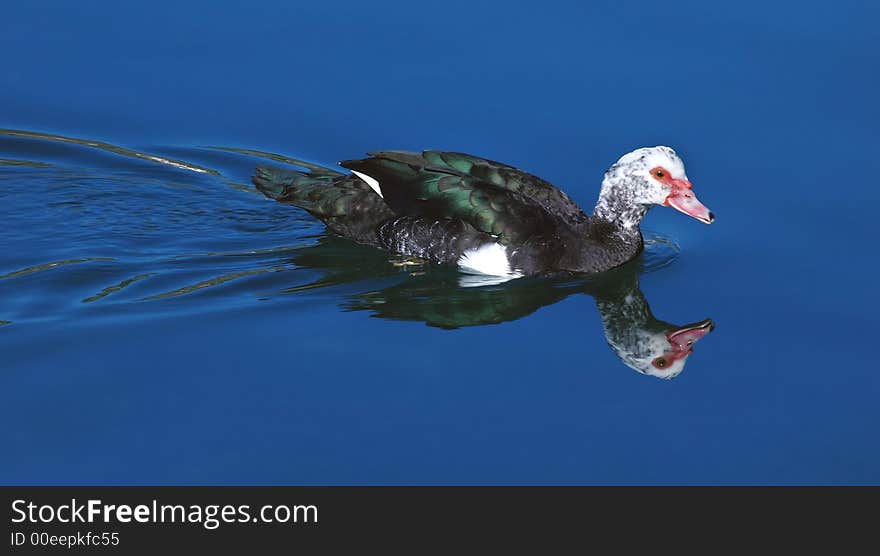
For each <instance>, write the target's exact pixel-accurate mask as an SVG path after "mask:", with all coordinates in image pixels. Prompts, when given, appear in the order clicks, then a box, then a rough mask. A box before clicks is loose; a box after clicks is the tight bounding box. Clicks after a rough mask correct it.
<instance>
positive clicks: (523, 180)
mask: <svg viewBox="0 0 880 556" xmlns="http://www.w3.org/2000/svg"><path fill="white" fill-rule="evenodd" d="M368 154H370V155H371V156H373V157H376V158H382V159H386V160H393V161H396V162H400V163H403V164H407V165H409V166H411V167H413V168H421V169H424V170H426V171H437V172H444V173H451V174H455V175H459V176H467V177H472V178H476V179H478V180H480V181H483V182H486V183H489V184H492V185H494V186H496V187H499V188H501V189H506V190H508V191H512V192H514V193H518V194H519V195H522V196H523V197H525V198H526V199H528V200H529V201H530V202H532V203H533V204H536V205H538V206H539V207H541V208H543V209H544V210H545V211H547V212H548V213H549V214H551V215H553V216H555V217H557V218H559V219H560V220H562V221H563V222H565V223H566V224H568V225H569V226H575V225H577V224H581V223H583V222H585V221H586V220H587V216H586V214H584V212H583V210H581V208H580V207H579V206H578V205H577V203H575V202H574V201H572V200H571V199H570V198H569V197H568V195H566V194H565V193H564V192H563V191H561V190H560V189H559V188H557V187H556V186H554V185H553V184H551V183H550V182H548V181H546V180H542V179H541V178H539V177H537V176H534V175H532V174H529V173H528V172H524V171H522V170H519V169H517V168H514V167H513V166H509V165H507V164H504V163H502V162H496V161H494V160H488V159H485V158H480V157H476V156H472V155H469V154H465V153H458V152H449V151H424V152H423V153H421V154H419V153H412V152H406V151H380V152H372V153H368Z"/></svg>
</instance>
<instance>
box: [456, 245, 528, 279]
mask: <svg viewBox="0 0 880 556" xmlns="http://www.w3.org/2000/svg"><path fill="white" fill-rule="evenodd" d="M458 266H459V268H460V269H461V270H462V271H463V272H469V273H472V274H486V275H489V276H503V277H506V278H519V277H520V276H522V274H520V273H519V272H515V271H514V270H513V269H511V268H510V260H509V259H508V258H507V249H506V248H505V247H504V246H503V245H501V244H500V243H487V244H486V245H482V246H480V247H478V248H476V249H470V250H468V251H465V252H464V253H462V254H461V257H459V258H458Z"/></svg>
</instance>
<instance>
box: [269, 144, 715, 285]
mask: <svg viewBox="0 0 880 556" xmlns="http://www.w3.org/2000/svg"><path fill="white" fill-rule="evenodd" d="M368 154H369V155H370V157H369V158H364V159H360V160H347V161H343V162H340V165H341V166H342V167H343V168H347V169H349V170H351V171H352V174H342V173H339V172H336V171H335V170H331V169H329V168H322V167H315V166H311V171H310V172H301V171H297V170H283V169H279V168H273V167H268V166H258V167H257V169H256V173H255V175H254V177H253V182H254V184H255V185H256V186H257V189H259V190H260V191H261V192H263V194H265V195H266V196H267V197H269V198H271V199H275V200H277V201H280V202H282V203H288V204H292V205H295V206H298V207H301V208H303V209H305V210H306V211H308V212H309V213H311V214H312V215H314V216H315V217H317V218H319V219H320V220H322V221H323V222H324V223H325V224H326V225H327V227H328V228H329V229H330V230H331V231H332V232H334V233H337V234H339V235H342V236H345V237H348V238H350V239H353V240H355V241H357V242H359V243H362V244H366V245H371V246H374V247H379V248H382V249H386V250H389V251H392V252H394V253H397V254H400V255H403V256H407V257H413V258H418V259H421V260H425V261H429V262H433V263H445V264H457V265H458V267H459V268H460V269H461V270H462V271H465V272H469V273H477V274H486V275H491V276H499V277H503V278H506V279H510V278H517V277H520V276H526V275H532V274H540V273H547V272H558V271H567V272H576V273H598V272H603V271H606V270H609V269H611V268H614V267H617V266H620V265H621V264H623V263H625V262H627V261H629V260H631V259H633V258H634V257H635V256H636V255H638V254H639V253H640V252H641V250H642V247H643V241H642V235H641V231H640V230H639V224H640V223H641V221H642V218H643V217H644V216H645V214H646V213H647V211H648V209H650V208H651V207H653V206H670V207H672V208H675V209H677V210H679V211H681V212H683V213H685V214H687V215H689V216H692V217H694V218H696V219H698V220H700V221H702V222H705V223H706V224H710V223H712V221H713V220H714V219H715V217H714V215H713V214H712V212H711V211H709V209H707V208H706V207H705V206H703V204H702V203H700V201H698V200H697V198H696V197H695V196H694V194H693V192H692V191H691V183H690V182H689V181H688V179H687V176H686V175H685V171H684V164H683V163H682V161H681V159H680V158H679V157H678V155H676V153H675V151H673V150H672V149H671V148H669V147H664V146H658V147H646V148H641V149H637V150H635V151H633V152H631V153H628V154H626V155H624V156H622V157H621V158H620V160H618V161H617V163H615V164H614V165H613V166H611V168H609V169H608V171H607V172H605V179H604V180H603V181H602V189H601V191H600V193H599V200H598V202H597V203H596V208H595V210H594V212H593V215H592V216H587V215H586V214H585V213H584V211H583V210H581V209H580V207H578V206H577V204H575V203H574V201H572V200H571V199H570V198H569V197H568V195H566V194H565V193H564V192H562V191H561V190H559V189H558V188H556V187H555V186H553V185H552V184H550V183H549V182H547V181H544V180H542V179H541V178H538V177H536V176H533V175H531V174H529V173H527V172H524V171H522V170H518V169H516V168H514V167H512V166H508V165H506V164H503V163H500V162H495V161H492V160H487V159H484V158H479V157H476V156H472V155H468V154H463V153H456V152H445V151H424V152H422V153H414V152H406V151H382V152H374V153H368Z"/></svg>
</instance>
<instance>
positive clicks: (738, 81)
mask: <svg viewBox="0 0 880 556" xmlns="http://www.w3.org/2000/svg"><path fill="white" fill-rule="evenodd" d="M226 4H227V3H224V2H220V3H217V2H188V3H185V5H181V3H171V2H168V3H165V2H150V3H149V4H145V5H139V6H136V7H125V8H120V7H119V6H118V5H116V3H115V2H77V3H67V2H57V3H52V2H48V3H40V4H39V5H38V4H36V3H34V4H33V5H25V4H23V3H19V4H17V5H10V6H6V7H5V9H4V17H3V20H2V22H0V50H2V51H3V52H4V53H6V56H5V57H4V63H3V65H4V70H3V72H2V74H0V128H3V129H0V207H2V208H0V215H2V224H3V225H2V228H0V323H2V324H0V417H2V418H3V422H4V423H5V426H4V427H3V428H2V432H0V445H2V446H3V454H4V457H2V458H0V483H15V484H17V483H75V484H76V483H99V484H107V483H110V484H118V483H134V484H143V483H149V484H328V483H329V484H337V483H343V484H351V483H355V484H362V483H366V484H401V483H404V484H406V483H428V484H446V483H464V484H471V483H476V484H487V483H489V484H496V483H505V484H507V483H513V484H520V483H528V484H532V483H538V484H544V483H562V484H568V483H588V484H593V483H624V484H629V483H724V484H741V483H761V484H763V483H823V484H824V483H878V482H880V444H878V443H877V441H876V438H877V434H876V428H877V426H878V423H880V404H878V403H877V400H878V395H880V375H878V364H877V361H876V348H875V342H876V340H875V335H876V333H877V330H878V324H880V323H878V321H880V318H878V316H877V309H878V302H877V294H876V291H875V287H874V286H875V283H876V274H877V262H876V252H877V250H876V240H875V239H874V236H875V234H876V229H877V226H876V225H875V222H874V211H875V210H876V209H875V207H876V206H877V202H878V200H880V188H878V186H877V176H878V175H880V157H878V156H877V153H878V149H880V136H878V133H877V132H878V130H877V122H878V120H880V109H878V104H877V102H876V98H878V81H880V72H878V69H880V68H878V64H880V47H878V46H877V45H878V44H880V42H878V38H880V37H878V36H877V31H876V29H875V27H876V26H875V22H876V21H877V17H878V16H880V10H878V9H877V8H868V7H866V6H865V4H866V3H855V2H853V3H847V2H838V3H834V4H833V5H825V4H823V5H817V6H812V7H810V6H809V5H805V4H803V3H792V4H790V5H785V4H784V3H780V4H775V3H774V4H768V3H766V2H754V3H749V2H746V3H745V4H743V3H738V4H736V5H729V6H716V5H710V4H705V3H702V2H662V3H657V2H630V3H619V2H597V3H590V4H591V5H590V6H582V5H580V4H581V3H579V2H545V3H542V4H541V7H540V10H539V9H538V8H537V7H531V6H517V5H510V4H509V3H504V4H499V5H498V6H485V7H483V6H480V5H475V4H474V3H469V2H468V3H464V2H444V3H443V5H434V6H432V7H427V6H425V7H416V6H415V5H413V4H412V3H404V2H399V3H387V4H384V5H383V4H375V3H367V4H363V3H359V2H338V1H337V2H332V1H331V2H322V3H321V5H320V6H318V5H304V6H295V5H291V4H293V3H290V2H281V1H280V0H279V1H267V2H256V3H252V4H248V5H247V6H244V5H241V6H239V5H238V4H237V3H231V2H230V3H228V5H226ZM655 144H669V145H671V146H673V147H675V148H676V149H677V150H678V151H679V153H680V154H681V155H682V157H683V158H684V160H685V163H686V164H687V168H688V175H689V177H690V178H691V180H692V181H693V182H694V190H695V191H696V192H697V193H698V195H699V197H700V199H701V200H703V201H704V202H705V203H706V205H708V206H709V207H710V208H711V209H712V210H713V211H714V212H715V214H716V215H717V221H716V223H715V224H714V225H712V226H711V227H710V226H704V225H702V224H700V223H698V222H696V221H695V220H692V219H688V218H686V217H685V216H683V215H681V214H679V213H675V212H674V211H669V210H663V209H655V210H654V211H653V212H652V213H651V214H650V215H649V217H648V219H647V221H646V224H645V228H646V229H647V230H648V232H647V233H646V236H647V238H648V239H649V247H648V250H647V252H646V254H645V255H644V256H643V257H642V258H641V259H639V260H637V261H635V262H634V263H632V264H631V265H628V266H627V267H625V268H623V269H621V270H619V271H617V272H615V273H613V274H610V275H608V276H604V277H600V278H597V279H589V280H588V279H581V278H571V279H567V280H560V279H540V278H533V279H523V280H517V281H513V282H510V283H508V284H504V285H496V286H483V287H465V286H468V284H462V283H461V278H462V277H461V276H460V275H459V274H457V273H456V272H455V271H453V270H449V269H442V268H424V267H413V266H402V265H400V261H397V260H395V259H394V258H393V257H390V256H388V255H386V254H384V253H381V252H377V251H373V250H370V249H366V248H362V247H358V246H355V245H352V244H350V243H348V242H346V241H344V240H340V239H338V238H333V237H329V236H327V235H326V234H325V232H324V230H323V226H322V225H320V224H319V223H317V222H315V221H314V220H313V219H312V218H311V217H309V216H308V215H307V214H305V213H304V212H303V211H300V210H299V209H295V208H292V207H288V206H283V205H280V204H276V203H273V202H271V201H268V200H267V199H264V198H263V197H262V196H261V195H259V194H257V193H255V192H254V190H253V188H252V186H251V185H250V184H249V176H250V174H251V172H252V170H253V167H254V166H255V165H256V164H258V163H264V162H266V160H267V159H271V160H274V161H276V162H277V163H279V164H283V163H296V162H297V161H299V163H300V164H302V163H317V164H327V165H332V164H334V163H335V161H336V160H341V159H346V158H354V157H357V156H359V155H360V154H361V153H363V152H364V151H368V150H375V149H383V148H403V149H413V150H417V149H422V148H445V149H450V150H460V151H465V152H471V153H474V154H477V155H481V156H485V157H487V158H492V159H497V160H503V161H505V162H509V163H511V164H514V165H516V166H519V167H521V168H523V169H526V170H529V171H532V172H534V173H536V174H538V175H540V176H542V177H545V178H547V179H549V180H551V181H553V182H554V183H556V184H558V185H560V186H562V187H563V188H565V189H566V190H567V191H568V192H570V193H571V195H572V196H573V197H574V198H575V199H576V200H577V201H579V202H580V203H581V204H582V205H583V206H585V207H587V208H588V209H591V208H592V205H593V203H594V202H595V198H596V195H597V193H598V187H599V183H600V180H601V175H602V172H603V171H604V169H605V168H606V167H607V166H608V165H609V164H611V163H612V162H614V161H615V160H616V159H617V158H618V157H619V156H620V154H622V153H624V152H626V151H629V150H631V149H633V148H635V147H639V146H643V145H655ZM707 318H711V321H712V323H713V324H714V325H715V329H714V330H713V331H712V332H711V333H709V334H708V335H706V336H705V337H703V338H702V339H701V340H700V341H699V343H698V344H697V345H696V348H695V350H694V352H693V353H692V354H691V355H690V356H689V357H687V359H686V360H685V363H686V366H684V368H683V370H682V369H681V367H680V366H679V367H678V368H676V369H675V371H676V372H675V373H672V374H677V376H675V377H674V378H671V379H669V380H664V379H662V378H658V377H655V376H650V375H649V374H644V373H642V372H637V371H638V370H644V369H643V368H641V367H640V365H642V363H643V362H644V361H643V359H644V357H645V354H646V353H647V354H650V353H651V351H650V349H649V347H646V346H647V344H649V343H650V341H649V340H650V339H651V338H654V339H656V338H657V337H658V335H659V336H661V337H665V336H666V335H667V334H671V333H674V332H675V331H676V330H682V327H685V326H686V325H692V324H696V325H703V326H704V328H705V330H706V331H708V328H709V326H710V325H709V323H708V321H704V320H703V319H707ZM685 330H688V329H687V328H685ZM640 361H641V362H642V363H640ZM679 371H680V374H679V373H678V372H679ZM659 374H663V373H659Z"/></svg>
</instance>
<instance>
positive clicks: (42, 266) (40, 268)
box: [0, 257, 114, 280]
mask: <svg viewBox="0 0 880 556" xmlns="http://www.w3.org/2000/svg"><path fill="white" fill-rule="evenodd" d="M112 260H114V259H112V258H110V257H85V258H82V259H67V260H64V261H54V262H51V263H43V264H39V265H35V266H29V267H27V268H22V269H21V270H15V271H12V272H9V273H7V274H2V275H0V280H3V279H6V278H19V277H21V276H27V275H28V274H33V273H35V272H43V271H44V270H51V269H53V268H58V267H62V266H66V265H71V264H80V263H87V262H90V261H112Z"/></svg>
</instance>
